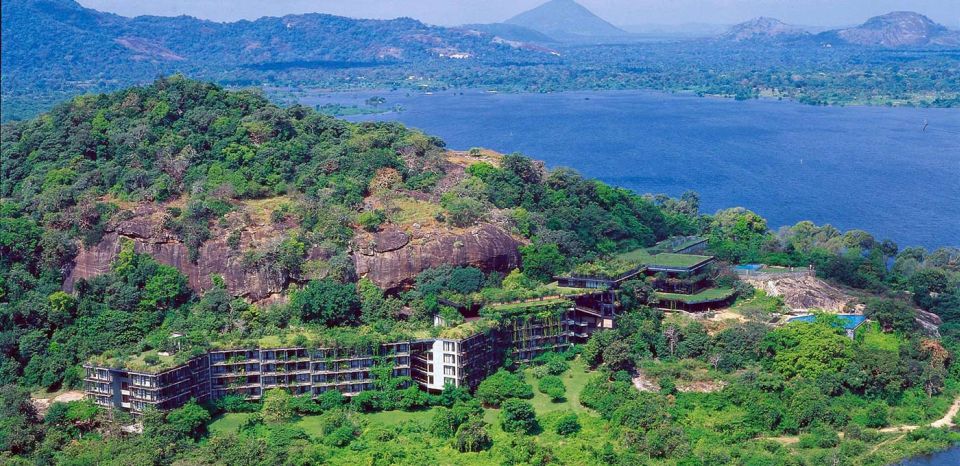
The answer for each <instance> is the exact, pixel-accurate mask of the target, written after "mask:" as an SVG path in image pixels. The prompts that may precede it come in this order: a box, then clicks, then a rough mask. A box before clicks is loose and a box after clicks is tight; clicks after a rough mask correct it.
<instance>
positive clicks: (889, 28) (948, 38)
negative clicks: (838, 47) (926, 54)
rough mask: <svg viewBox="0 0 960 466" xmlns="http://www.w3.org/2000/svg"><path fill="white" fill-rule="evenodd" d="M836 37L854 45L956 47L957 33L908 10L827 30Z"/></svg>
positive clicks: (958, 35)
mask: <svg viewBox="0 0 960 466" xmlns="http://www.w3.org/2000/svg"><path fill="white" fill-rule="evenodd" d="M824 35H825V36H826V37H834V36H835V37H836V38H838V39H840V40H842V41H844V42H847V43H850V44H856V45H872V46H882V47H910V46H924V45H942V46H951V47H953V46H960V32H958V31H951V30H949V29H947V28H946V26H943V25H941V24H937V23H935V22H934V21H933V20H931V19H930V18H928V17H926V16H924V15H921V14H919V13H914V12H911V11H895V12H893V13H888V14H885V15H882V16H876V17H873V18H870V19H869V20H867V22H865V23H863V24H861V25H860V26H857V27H853V28H848V29H840V30H837V31H830V32H827V33H825V34H824Z"/></svg>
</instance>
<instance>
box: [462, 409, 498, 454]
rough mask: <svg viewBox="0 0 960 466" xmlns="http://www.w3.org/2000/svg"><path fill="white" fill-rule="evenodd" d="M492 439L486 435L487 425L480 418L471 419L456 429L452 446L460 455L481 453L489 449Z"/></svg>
mask: <svg viewBox="0 0 960 466" xmlns="http://www.w3.org/2000/svg"><path fill="white" fill-rule="evenodd" d="M492 444H493V439H491V438H490V434H488V433H487V423H486V422H483V419H482V418H480V417H474V418H471V419H470V420H469V421H467V422H465V423H463V424H462V425H461V426H460V427H459V428H458V429H457V435H456V438H455V439H454V446H456V448H457V451H460V452H462V453H466V452H477V451H483V450H486V449H488V448H490V445H492Z"/></svg>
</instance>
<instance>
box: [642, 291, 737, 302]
mask: <svg viewBox="0 0 960 466" xmlns="http://www.w3.org/2000/svg"><path fill="white" fill-rule="evenodd" d="M734 293H736V290H734V289H733V288H708V289H706V290H703V291H701V292H699V293H697V294H677V293H660V292H658V293H656V295H657V297H658V298H660V300H661V301H680V302H683V303H687V304H699V303H710V302H715V301H723V300H724V299H727V298H729V297H731V296H733V294H734Z"/></svg>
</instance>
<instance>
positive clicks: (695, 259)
mask: <svg viewBox="0 0 960 466" xmlns="http://www.w3.org/2000/svg"><path fill="white" fill-rule="evenodd" d="M710 259H713V257H712V256H699V255H695V254H674V253H663V254H657V255H655V256H651V257H650V258H649V260H648V262H647V265H648V266H650V267H677V268H692V267H695V266H697V265H700V264H702V263H703V262H706V261H708V260H710Z"/></svg>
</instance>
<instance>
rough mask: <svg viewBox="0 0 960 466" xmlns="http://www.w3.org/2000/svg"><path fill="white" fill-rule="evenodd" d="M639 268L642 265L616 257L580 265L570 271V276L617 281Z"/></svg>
mask: <svg viewBox="0 0 960 466" xmlns="http://www.w3.org/2000/svg"><path fill="white" fill-rule="evenodd" d="M638 267H640V264H639V263H637V262H632V261H627V260H624V259H620V258H616V257H614V258H611V259H601V260H596V261H593V262H585V263H583V264H578V265H577V266H576V267H574V268H573V270H571V271H570V275H572V276H574V277H591V278H601V279H607V280H615V279H617V278H620V277H622V276H623V275H626V274H628V273H630V272H633V271H634V270H636V269H637V268H638Z"/></svg>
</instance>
